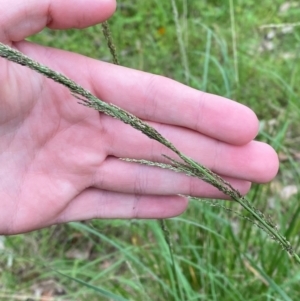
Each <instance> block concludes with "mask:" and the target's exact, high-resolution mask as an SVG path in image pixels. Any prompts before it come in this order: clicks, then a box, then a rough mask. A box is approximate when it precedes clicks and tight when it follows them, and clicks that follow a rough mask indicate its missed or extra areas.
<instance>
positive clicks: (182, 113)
mask: <svg viewBox="0 0 300 301" xmlns="http://www.w3.org/2000/svg"><path fill="white" fill-rule="evenodd" d="M0 2H2V3H1V7H2V11H3V12H5V13H3V14H1V16H0V41H1V42H3V43H6V44H9V45H11V46H13V47H15V48H16V49H18V50H20V51H21V52H23V53H25V54H26V55H28V56H30V57H32V58H33V59H35V60H37V61H39V62H41V63H42V64H45V65H48V66H49V67H50V68H52V69H54V70H57V71H59V72H61V73H63V74H65V75H66V76H68V77H70V78H72V79H73V80H75V81H76V82H78V83H79V84H81V85H82V86H83V87H85V88H87V89H88V90H90V91H91V92H92V93H93V94H95V95H96V96H97V97H99V98H100V99H102V100H104V101H107V102H111V103H114V104H116V105H118V106H120V107H122V108H124V109H125V110H128V111H130V112H131V113H133V114H135V115H137V116H138V117H140V118H141V119H143V120H146V121H147V122H149V124H151V126H153V127H155V128H156V129H157V130H158V131H159V132H160V133H161V134H162V135H164V136H165V137H166V138H168V139H169V140H171V141H172V142H173V144H174V145H175V146H176V147H177V148H178V149H180V150H181V151H182V152H183V153H185V154H186V155H188V156H190V157H192V158H194V159H195V160H197V161H198V162H201V163H202V164H203V165H205V166H207V167H209V168H211V169H212V170H213V171H215V172H217V173H218V174H220V175H222V176H223V177H224V178H225V179H226V180H228V181H230V182H231V183H232V185H233V186H234V187H235V188H237V189H238V190H240V191H241V193H243V194H245V193H247V191H248V190H249V188H250V183H251V182H258V183H263V182H268V181H270V180H271V179H272V178H273V177H274V176H275V175H276V173H277V170H278V158H277V155H276V153H275V151H274V150H273V149H272V148H271V147H270V146H268V145H267V144H264V143H261V142H257V141H253V139H254V138H255V136H256V134H257V131H258V120H257V118H256V115H255V114H254V113H253V112H252V111H251V110H250V109H249V108H247V107H245V106H243V105H241V104H239V103H237V102H234V101H231V100H228V99H225V98H223V97H220V96H216V95H211V94H206V93H203V92H201V91H198V90H195V89H192V88H189V87H187V86H185V85H182V84H180V83H177V82H175V81H173V80H170V79H168V78H164V77H161V76H157V75H153V74H148V73H144V72H141V71H137V70H132V69H128V68H124V67H120V66H115V65H111V64H107V63H104V62H99V61H96V60H93V59H90V58H87V57H84V56H81V55H78V54H75V53H70V52H65V51H61V50H58V49H52V48H47V47H44V46H39V45H35V44H32V43H29V42H27V41H25V40H24V39H25V38H26V37H27V36H29V35H32V34H34V33H37V32H39V31H41V30H42V29H43V28H44V27H46V26H48V27H50V28H54V29H66V28H71V27H72V28H83V27H88V26H91V25H94V24H97V23H99V22H102V21H104V20H106V19H107V18H109V17H110V16H111V15H112V14H113V12H114V10H115V7H116V3H115V2H114V1H113V0H96V1H95V0H86V1H80V0H74V1H72V4H69V2H68V1H61V0H47V1H39V0H28V1H24V0H11V1H4V0H0ZM0 83H1V89H0V137H1V139H0V164H1V169H0V206H1V211H0V233H1V234H16V233H22V232H27V231H32V230H35V229H39V228H43V227H47V226H49V225H53V224H57V223H65V222H68V221H76V220H85V219H93V218H167V217H172V216H176V215H178V214H181V213H182V212H183V211H184V210H185V209H186V207H187V205H188V201H187V199H186V198H184V197H182V196H178V194H181V195H192V196H198V197H208V198H224V195H222V194H221V193H220V192H219V191H217V190H216V189H215V188H213V187H211V186H210V185H208V184H206V183H203V182H202V181H200V180H197V179H193V178H190V177H186V176H184V175H181V174H176V173H173V172H171V171H168V170H161V169H158V168H154V167H148V166H142V165H139V164H133V163H128V162H124V161H120V160H119V159H118V157H127V158H135V159H142V158H143V159H147V160H155V161H160V162H163V158H162V156H161V154H166V155H170V156H172V157H174V154H172V153H170V151H169V150H167V149H166V148H165V147H163V146H161V145H160V144H159V143H158V142H156V141H153V140H150V139H148V138H147V137H146V136H144V135H143V134H141V133H140V132H138V131H136V130H134V129H132V128H131V127H129V126H128V125H125V124H123V123H121V122H120V121H118V120H115V119H113V118H110V117H108V116H105V115H102V114H99V113H98V112H96V111H93V110H92V109H89V108H86V107H83V106H80V105H78V104H76V102H77V101H76V100H75V99H74V98H73V97H72V96H71V95H70V93H69V91H68V90H67V89H66V88H64V87H62V86H60V85H58V84H56V83H54V82H52V81H51V80H48V79H46V78H44V77H42V76H41V75H39V74H37V73H35V72H34V71H31V70H29V69H27V68H25V67H22V66H19V65H16V64H14V63H10V62H8V61H6V60H4V59H2V58H1V59H0Z"/></svg>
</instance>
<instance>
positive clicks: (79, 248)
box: [0, 0, 300, 301]
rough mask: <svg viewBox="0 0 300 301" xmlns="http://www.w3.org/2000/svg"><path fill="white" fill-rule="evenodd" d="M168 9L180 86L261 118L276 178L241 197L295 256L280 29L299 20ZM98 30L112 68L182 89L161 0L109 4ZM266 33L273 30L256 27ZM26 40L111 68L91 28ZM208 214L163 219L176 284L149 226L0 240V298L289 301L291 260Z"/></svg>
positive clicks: (77, 228)
mask: <svg viewBox="0 0 300 301" xmlns="http://www.w3.org/2000/svg"><path fill="white" fill-rule="evenodd" d="M230 3H232V11H231V10H230ZM176 4H177V9H178V13H179V24H180V26H181V30H182V41H183V42H184V47H185V51H186V54H187V58H188V66H187V67H188V70H189V79H190V80H189V85H191V86H193V87H195V88H197V89H201V90H205V91H207V92H210V93H215V94H219V95H222V96H225V97H228V98H232V99H235V100H237V101H239V102H241V103H244V104H246V105H247V106H250V107H251V108H252V109H253V110H254V111H255V112H256V113H257V115H258V116H259V118H260V120H261V130H260V133H259V136H258V139H260V140H263V141H266V142H268V143H270V144H272V145H273V147H275V149H276V150H277V151H278V154H279V157H280V160H281V168H280V172H279V174H278V176H277V178H276V179H275V180H274V181H273V182H272V183H271V184H268V185H260V186H256V185H254V186H253V189H252V190H251V192H250V194H249V199H250V200H251V201H252V202H253V204H255V206H257V207H259V208H260V209H261V210H262V211H263V212H265V213H267V214H271V215H272V217H273V219H274V220H275V221H276V223H278V227H279V228H280V229H281V231H282V232H283V233H285V235H286V237H287V238H288V239H290V241H291V243H292V244H293V245H294V246H295V247H296V248H297V250H298V253H300V247H299V238H300V236H299V229H300V220H299V212H300V206H299V192H298V191H299V171H300V168H299V162H298V160H299V158H300V152H299V129H300V112H299V94H300V93H299V84H298V83H299V82H300V65H299V64H298V61H299V53H300V52H299V50H300V49H299V48H300V26H294V27H291V26H283V24H284V23H296V22H298V20H299V13H300V4H299V3H298V2H297V1H291V2H286V1H282V0H272V1H270V0H265V1H263V2H261V3H260V4H258V3H257V1H254V0H253V1H252V0H248V1H242V0H235V1H230V0H229V1H222V0H211V1H196V0H191V1H185V0H183V1H179V0H176ZM233 17H234V20H235V24H234V25H235V26H234V28H235V33H234V31H233V24H232V20H233ZM109 24H110V27H111V31H112V35H113V38H114V40H115V44H116V46H117V50H118V54H119V58H120V61H121V64H122V65H124V66H127V67H131V68H136V69H140V70H144V71H147V72H152V73H157V74H161V75H165V76H168V77H171V78H173V79H175V80H178V81H180V82H183V83H185V76H184V69H185V68H184V66H183V64H182V54H181V52H180V47H179V43H178V34H177V31H176V26H175V23H174V15H173V10H172V5H171V2H170V1H158V0H152V1H136V0H133V1H128V0H126V1H120V2H119V3H118V9H117V12H116V13H115V15H114V16H113V17H112V18H111V20H110V21H109ZM268 24H277V25H279V26H280V27H276V28H270V27H266V28H263V26H265V25H268ZM30 40H32V41H34V42H37V43H40V44H43V45H47V46H50V47H56V48H61V49H65V50H68V51H74V52H78V53H82V54H83V55H87V56H90V57H93V58H96V59H99V60H104V61H111V57H110V53H109V51H108V49H107V47H106V42H105V39H104V38H103V35H102V32H101V28H100V26H99V25H97V26H95V27H91V28H87V29H84V30H73V29H72V30H67V31H53V30H49V29H46V30H44V31H43V32H41V33H39V34H37V35H35V36H34V37H31V38H30ZM235 44H236V49H235V46H234V45H235ZM235 53H236V54H237V56H236V59H235ZM236 67H237V68H236ZM214 204H215V203H214V202H207V201H203V202H196V201H191V203H190V206H189V208H188V210H187V212H186V213H185V214H184V215H182V216H180V217H178V218H174V219H171V220H168V221H167V225H168V227H169V230H170V233H171V238H172V241H173V248H174V256H175V261H176V269H177V274H178V279H179V280H178V282H176V279H175V278H174V275H173V273H172V268H171V261H170V254H169V250H168V247H167V245H166V243H165V240H164V237H163V233H162V231H161V229H160V226H159V224H158V223H157V222H156V221H148V220H141V221H119V220H113V221H103V220H99V221H98V220H97V221H92V222H85V223H70V224H68V225H59V226H53V227H50V228H48V229H44V230H40V231H35V232H33V233H29V234H25V235H17V236H11V237H5V238H4V237H2V239H1V240H0V258H1V261H0V300H35V299H34V298H35V297H34V292H35V293H36V295H38V294H39V293H40V294H41V295H43V296H44V297H45V296H48V297H51V298H52V299H49V300H85V299H86V300H91V301H92V300H158V301H160V300H222V301H226V300H228V301H229V300H253V301H254V300H299V299H300V290H299V282H300V271H299V268H298V266H295V264H294V262H293V260H292V259H291V258H288V256H287V255H286V253H285V252H283V251H282V250H281V248H280V246H277V245H276V244H274V243H273V242H272V240H271V239H269V238H267V237H266V236H265V234H264V233H261V232H260V231H259V229H256V228H255V227H254V226H253V225H252V224H250V223H248V222H247V221H245V220H243V219H241V218H239V217H237V216H236V215H234V214H231V213H230V212H228V211H226V210H224V209H222V208H220V207H218V206H210V205H214ZM221 204H224V205H226V206H229V207H230V208H231V209H232V210H239V209H238V208H236V207H235V205H234V204H230V203H228V202H224V203H221ZM58 272H60V273H62V274H64V275H62V274H59V273H58ZM70 277H71V278H70ZM76 281H77V282H76ZM78 281H81V282H85V284H83V283H81V284H80V283H78ZM89 285H92V286H94V288H91V287H89ZM96 287H97V288H98V289H99V288H101V289H102V291H98V292H97V290H96ZM47 294H48V295H47ZM99 294H100V295H99ZM109 294H115V295H117V296H119V297H118V298H119V299H118V298H117V297H116V296H115V297H114V296H113V295H109ZM105 295H107V296H110V297H109V298H105V297H104V296H105ZM121 296H122V297H121ZM22 298H23V299H22ZM27 298H28V299H27ZM30 298H31V299H30ZM36 300H46V299H42V298H36Z"/></svg>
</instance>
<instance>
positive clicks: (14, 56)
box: [0, 43, 300, 263]
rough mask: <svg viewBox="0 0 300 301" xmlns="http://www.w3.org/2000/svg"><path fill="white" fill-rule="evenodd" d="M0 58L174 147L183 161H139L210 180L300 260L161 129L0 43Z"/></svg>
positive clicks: (269, 225) (222, 182) (262, 220)
mask: <svg viewBox="0 0 300 301" xmlns="http://www.w3.org/2000/svg"><path fill="white" fill-rule="evenodd" d="M0 57H3V58H5V59H7V60H9V61H12V62H15V63H17V64H20V65H22V66H26V67H28V68H30V69H32V70H34V71H36V72H38V73H40V74H42V75H43V76H46V77H48V78H50V79H52V80H54V81H55V82H57V83H59V84H62V85H64V86H65V87H67V88H68V89H69V90H70V92H71V94H72V95H73V96H74V97H76V98H77V99H79V100H80V102H79V103H80V104H82V105H84V106H87V107H90V108H93V109H95V110H97V111H99V112H101V113H104V114H106V115H109V116H111V117H114V118H116V119H118V120H120V121H122V122H124V123H126V124H129V125H131V126H132V127H133V128H135V129H137V130H139V131H141V132H142V133H144V134H145V135H146V136H148V137H149V138H151V139H154V140H156V141H158V142H160V143H161V144H163V145H165V146H166V147H167V148H169V149H170V150H172V151H173V152H174V153H175V154H177V155H178V157H179V158H181V159H182V160H183V163H181V162H179V161H177V160H174V159H171V158H169V157H166V158H167V159H169V160H170V162H171V164H170V165H168V164H161V163H155V162H149V161H145V160H144V161H138V160H137V161H136V162H139V163H142V164H150V165H155V166H158V167H162V168H169V169H172V170H173V171H176V172H183V173H185V174H187V175H189V176H192V177H196V178H199V179H201V180H203V181H205V182H208V183H210V184H211V185H213V186H214V187H216V188H217V189H219V190H220V191H222V192H223V193H224V194H226V195H228V196H229V197H230V198H231V199H232V200H234V201H236V202H238V203H239V204H240V205H241V206H242V207H243V208H244V209H245V210H246V211H248V212H249V213H250V214H251V216H252V218H253V219H254V220H255V221H256V222H255V224H256V225H257V226H258V227H259V228H261V229H262V230H264V231H265V232H266V233H267V234H268V235H269V236H270V237H271V238H272V239H274V240H275V241H277V242H278V243H279V244H280V245H281V246H282V247H283V248H284V249H285V250H286V251H287V252H288V253H289V254H290V255H292V256H293V257H294V258H295V260H296V261H297V262H298V263H300V258H299V256H298V255H297V254H295V252H294V250H293V248H292V246H291V244H290V243H289V242H288V241H287V239H286V238H285V237H284V236H283V235H282V234H280V233H279V232H278V230H277V228H276V225H275V224H274V223H273V222H271V221H270V220H269V219H267V218H266V217H265V216H264V214H263V213H262V212H260V211H259V210H257V209H256V208H254V207H253V206H252V205H251V204H250V203H249V201H247V200H246V199H245V198H244V197H243V196H242V195H241V194H240V193H239V191H238V190H236V189H234V188H233V187H232V186H231V185H230V184H229V183H228V182H226V181H225V180H223V179H222V178H221V177H220V176H218V175H217V174H215V173H214V172H212V171H211V170H209V169H208V168H206V167H205V166H203V165H201V164H199V163H198V162H196V161H194V160H193V159H191V158H189V157H187V156H186V155H184V154H183V153H181V152H180V151H179V150H178V149H177V148H176V147H175V146H174V145H173V144H172V143H171V142H170V141H168V140H167V139H165V138H164V137H163V136H162V135H161V134H160V133H159V132H157V131H156V130H155V129H154V128H152V127H151V126H149V125H148V124H147V123H145V122H144V121H142V120H141V119H139V118H137V117H136V116H134V115H132V114H131V113H129V112H127V111H125V110H123V109H121V108H119V107H117V106H115V105H113V104H108V103H106V102H103V101H101V100H100V99H99V98H97V97H96V96H94V95H93V94H92V93H91V92H89V91H88V90H86V89H84V88H83V87H81V86H80V85H78V84H77V83H75V82H74V81H72V80H71V79H69V78H68V77H66V76H65V75H63V74H60V73H58V72H56V71H53V70H51V69H50V68H48V67H46V66H43V65H41V64H40V63H38V62H36V61H34V60H32V59H30V58H29V57H27V56H25V55H24V54H22V53H21V52H19V51H17V50H15V49H13V48H11V47H9V46H6V45H4V44H2V43H0Z"/></svg>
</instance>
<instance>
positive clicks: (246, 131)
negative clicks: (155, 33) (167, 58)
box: [88, 61, 258, 145]
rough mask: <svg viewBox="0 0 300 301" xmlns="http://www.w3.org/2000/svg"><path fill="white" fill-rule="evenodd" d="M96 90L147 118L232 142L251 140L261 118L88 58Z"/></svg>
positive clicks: (236, 105)
mask: <svg viewBox="0 0 300 301" xmlns="http://www.w3.org/2000/svg"><path fill="white" fill-rule="evenodd" d="M88 65H89V67H88V68H90V73H91V75H92V78H93V88H94V90H95V93H96V94H97V95H98V96H99V97H100V98H101V99H102V100H104V101H106V102H111V103H114V104H116V105H117V106H120V107H121V108H123V109H125V110H127V111H129V112H131V113H132V114H134V115H136V116H138V117H140V118H141V119H144V120H149V121H155V122H160V123H166V124H170V125H176V126H181V127H186V128H189V129H192V130H195V131H198V132H200V133H202V134H204V135H207V136H210V137H212V138H214V139H217V140H220V141H224V142H227V143H230V144H235V145H243V144H246V143H248V142H250V141H251V140H252V139H253V138H254V137H255V136H256V134H257V132H258V119H257V117H256V115H255V114H254V112H253V111H252V110H250V109H249V108H248V107H246V106H244V105H242V104H240V103H237V102H235V101H232V100H229V99H226V98H224V97H221V96H217V95H213V94H209V93H204V92H201V91H199V90H196V89H193V88H190V87H188V86H185V85H183V84H181V83H178V82H176V81H174V80H172V79H169V78H166V77H162V76H158V75H153V74H149V73H145V72H141V71H137V70H132V69H128V68H124V67H120V66H113V65H110V64H106V63H99V62H97V63H95V62H92V61H89V64H88Z"/></svg>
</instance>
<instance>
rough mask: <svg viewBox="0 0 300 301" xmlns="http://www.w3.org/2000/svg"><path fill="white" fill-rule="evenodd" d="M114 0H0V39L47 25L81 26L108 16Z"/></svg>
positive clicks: (17, 38)
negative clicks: (0, 0) (0, 1)
mask: <svg viewBox="0 0 300 301" xmlns="http://www.w3.org/2000/svg"><path fill="white" fill-rule="evenodd" d="M115 9H116V1H115V0H73V1H61V0H45V1H44V0H43V1H41V0H28V1H24V0H10V1H2V3H1V12H5V13H1V14H0V41H1V42H3V43H6V44H10V43H11V42H18V41H22V40H23V39H25V38H26V37H28V36H30V35H33V34H35V33H37V32H39V31H41V30H42V29H43V28H44V27H46V26H48V27H50V28H53V29H67V28H84V27H88V26H91V25H94V24H97V23H100V22H103V21H105V20H106V19H108V18H109V17H110V16H111V15H112V14H113V13H114V11H115Z"/></svg>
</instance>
